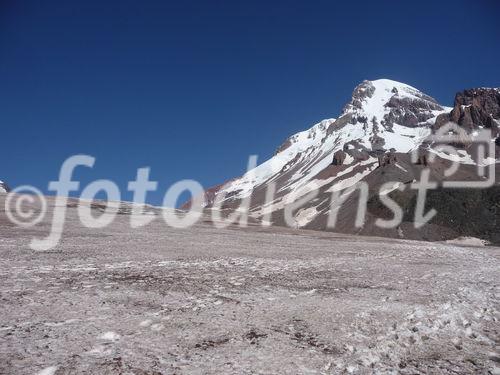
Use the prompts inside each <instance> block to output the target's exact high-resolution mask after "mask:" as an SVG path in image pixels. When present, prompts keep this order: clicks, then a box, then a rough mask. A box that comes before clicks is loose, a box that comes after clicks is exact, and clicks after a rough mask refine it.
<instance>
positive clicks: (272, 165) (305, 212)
mask: <svg viewBox="0 0 500 375" xmlns="http://www.w3.org/2000/svg"><path fill="white" fill-rule="evenodd" d="M497 94H498V95H497ZM464 113H465V114H464ZM490 117H491V120H489V118H490ZM469 119H470V121H469ZM450 120H451V121H455V122H457V123H458V124H459V125H461V126H462V125H463V123H465V122H466V123H467V124H468V127H467V131H468V132H469V134H471V135H470V136H471V137H472V136H473V134H475V133H473V130H474V129H478V128H482V127H484V126H487V127H490V128H492V129H493V133H495V132H497V135H496V136H498V128H499V126H500V125H499V122H498V121H499V120H500V92H499V91H498V89H484V90H483V89H476V90H475V91H474V90H469V91H465V92H464V93H462V94H457V98H456V99H455V106H454V107H445V106H442V105H440V104H439V103H437V101H436V100H435V99H433V98H432V97H430V96H428V95H426V94H424V93H423V92H421V91H419V90H418V89H416V88H414V87H412V86H409V85H406V84H403V83H400V82H396V81H392V80H387V79H380V80H375V81H364V82H362V83H361V84H360V85H358V86H357V87H356V88H355V89H354V92H353V95H352V98H351V100H350V101H349V102H348V103H347V104H346V105H345V107H344V109H343V111H342V113H341V114H340V116H339V117H338V118H330V119H325V120H323V121H321V122H319V123H318V124H315V125H314V126H312V127H311V128H310V129H308V130H305V131H303V132H300V133H297V134H294V135H292V136H291V137H289V138H288V139H286V141H285V142H284V143H283V144H282V145H281V146H279V147H278V148H277V152H276V154H275V155H274V156H273V157H272V158H271V159H269V160H267V161H265V162H264V163H262V164H260V165H258V166H257V167H256V168H254V169H252V170H250V171H249V172H247V173H246V174H244V175H243V176H241V177H239V178H236V179H233V180H231V181H230V182H228V183H226V184H224V185H221V186H217V187H214V188H212V189H209V190H208V193H207V194H206V196H205V206H206V207H207V208H210V207H212V206H214V205H215V206H216V208H218V209H222V211H223V212H231V211H232V210H233V209H236V208H237V207H238V206H239V205H240V204H241V202H242V201H243V199H244V198H249V199H250V212H251V216H253V217H254V218H255V219H257V220H266V221H270V222H271V223H272V224H276V225H282V224H283V215H284V213H283V211H284V208H285V206H287V205H288V204H290V202H292V201H296V200H297V199H299V198H303V197H304V196H305V195H306V194H308V193H309V192H311V191H313V190H317V191H318V194H317V195H316V196H315V197H314V198H313V199H311V200H309V201H307V202H305V203H304V205H303V206H302V207H301V208H300V209H298V210H297V211H296V212H295V219H296V226H297V227H301V228H309V229H326V218H327V216H328V213H329V211H330V210H331V196H332V192H333V191H340V190H344V189H346V188H348V187H351V186H353V185H354V184H356V183H357V182H358V181H361V180H363V181H366V182H368V183H369V185H370V189H371V190H372V188H373V192H371V193H373V194H371V195H370V197H371V198H373V199H375V196H376V195H378V194H376V193H375V189H376V188H378V187H379V186H381V185H382V184H383V183H384V182H387V181H395V187H394V189H393V190H395V189H396V187H398V184H408V183H410V182H412V181H414V180H416V179H418V176H419V173H420V170H421V168H422V167H423V166H422V164H424V163H425V164H427V162H426V160H427V159H426V155H422V158H423V159H421V160H419V162H418V163H415V162H412V159H411V157H410V154H409V153H410V152H411V151H415V150H417V152H421V151H420V149H425V150H426V151H425V153H434V154H435V155H436V156H437V158H436V159H435V161H434V162H433V165H432V166H431V169H432V176H433V178H434V179H435V180H436V181H442V180H443V178H444V176H443V172H442V170H443V169H444V166H445V165H446V164H447V163H450V160H458V161H459V162H460V163H461V164H463V165H464V171H462V172H461V174H458V175H457V177H456V178H459V176H461V177H462V178H463V175H464V174H465V175H468V176H469V175H470V176H472V175H474V174H475V173H476V172H475V170H474V166H475V156H474V155H473V153H472V150H471V149H467V148H464V150H462V151H460V153H459V155H451V156H450V155H447V154H446V153H443V152H438V151H434V150H433V149H432V148H429V147H428V144H429V141H428V137H429V135H431V133H432V132H433V130H435V129H436V128H438V127H439V126H441V125H443V124H444V123H446V122H448V121H450ZM479 120H481V123H478V121H479ZM471 124H472V125H471ZM493 140H494V139H493ZM497 143H500V141H499V140H498V139H497ZM424 146H425V147H424ZM424 159H425V160H424ZM492 162H495V160H493V161H492ZM497 165H498V164H497ZM470 178H471V179H472V177H470ZM271 185H275V186H276V194H275V195H274V198H273V200H272V201H271V202H269V201H267V200H266V199H265V197H266V192H267V191H268V190H269V187H270V186H271ZM407 190H409V189H407ZM389 192H390V191H388V192H386V194H388V193H389ZM406 195H407V196H406V197H405V200H407V202H405V204H407V205H410V206H411V205H412V204H413V201H412V199H414V194H413V193H410V192H409V191H408V192H407V193H406ZM350 199H351V198H350ZM352 199H355V195H353V198H352ZM214 202H215V203H214ZM351 206H352V207H351ZM354 206H355V204H354V200H353V202H352V205H349V204H348V203H347V202H346V208H345V209H344V208H343V209H342V211H343V212H341V213H339V225H337V227H336V228H335V230H338V231H346V232H352V231H353V227H354V226H353V225H352V222H353V218H354V211H355V208H354ZM343 207H344V206H343ZM371 214H372V213H371V212H370V210H369V212H368V219H367V220H366V222H365V225H364V226H363V228H361V229H356V230H355V231H356V232H360V233H364V234H382V235H389V236H399V237H409V238H415V237H416V238H420V237H422V235H421V233H420V234H416V233H415V231H413V230H411V229H409V228H405V226H402V227H401V228H397V230H396V229H395V230H392V231H385V232H384V231H380V230H378V229H376V228H374V227H373V225H372V222H371V221H370V215H371ZM375 216H376V215H373V217H375ZM372 221H373V220H372ZM410 221H411V220H410ZM441 232H442V233H443V231H441ZM444 232H446V231H444ZM450 236H452V235H451V234H450ZM428 237H433V236H432V235H429V236H428Z"/></svg>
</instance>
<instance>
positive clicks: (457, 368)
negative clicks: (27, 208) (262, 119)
mask: <svg viewBox="0 0 500 375" xmlns="http://www.w3.org/2000/svg"><path fill="white" fill-rule="evenodd" d="M0 207H1V209H3V201H2V202H0ZM68 216H69V217H68V221H67V223H66V227H65V232H64V237H63V241H62V243H61V245H60V246H59V247H58V248H57V249H55V250H53V251H50V252H34V251H32V250H30V249H29V247H28V244H29V241H30V239H31V238H33V237H43V236H45V235H46V234H47V232H48V229H49V226H50V224H49V219H50V218H47V219H46V221H44V222H42V223H41V224H39V225H37V226H36V227H34V228H30V229H22V228H17V227H14V226H12V225H10V224H9V223H8V221H7V220H6V218H5V214H4V213H3V212H0V265H1V268H0V301H1V303H0V373H1V374H6V375H7V374H8V375H12V374H42V375H54V374H55V375H61V374H137V375H145V374H151V375H152V374H344V373H353V374H390V373H394V374H488V373H490V374H500V323H499V319H500V248H497V247H467V246H459V245H453V244H445V243H426V242H416V241H402V240H389V239H382V238H375V237H373V238H370V237H354V236H347V235H336V234H332V233H321V232H313V231H300V230H289V229H282V228H267V229H263V228H259V227H250V228H245V229H243V228H234V227H233V228H226V229H215V228H214V227H213V226H212V225H211V224H210V223H206V222H205V223H200V224H198V225H196V226H194V227H192V228H189V229H174V228H170V227H168V226H167V225H166V224H165V223H164V222H163V221H162V220H161V219H160V218H159V217H158V218H157V219H155V220H154V221H153V223H151V224H150V225H148V226H145V227H143V228H139V229H130V226H129V220H130V215H118V217H117V219H116V221H115V223H114V224H112V225H111V226H110V227H108V228H105V229H99V230H96V229H87V228H84V227H82V226H81V225H80V224H79V220H78V216H77V210H76V209H75V208H70V209H68Z"/></svg>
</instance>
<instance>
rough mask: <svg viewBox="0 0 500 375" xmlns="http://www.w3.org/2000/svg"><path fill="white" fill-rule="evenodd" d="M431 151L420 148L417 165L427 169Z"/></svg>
mask: <svg viewBox="0 0 500 375" xmlns="http://www.w3.org/2000/svg"><path fill="white" fill-rule="evenodd" d="M428 155H429V151H428V148H427V147H422V146H421V147H419V148H418V151H417V165H423V166H424V167H427V166H428V164H429V160H428V159H429V158H428Z"/></svg>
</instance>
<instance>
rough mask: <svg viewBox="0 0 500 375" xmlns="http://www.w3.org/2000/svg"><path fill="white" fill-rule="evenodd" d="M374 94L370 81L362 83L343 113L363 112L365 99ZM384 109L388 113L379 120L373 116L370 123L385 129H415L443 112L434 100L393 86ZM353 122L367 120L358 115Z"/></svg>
mask: <svg viewBox="0 0 500 375" xmlns="http://www.w3.org/2000/svg"><path fill="white" fill-rule="evenodd" d="M375 92H376V89H375V86H374V84H373V83H372V82H371V81H363V82H362V83H361V84H360V85H358V86H357V87H356V88H355V90H354V92H353V97H352V99H351V101H350V102H349V103H348V104H347V105H346V106H345V107H344V111H343V112H344V113H347V112H353V111H354V112H361V111H363V105H364V103H365V101H366V99H367V98H368V99H369V98H372V97H373V96H374V95H375ZM384 107H386V108H388V109H389V111H388V113H386V114H384V115H383V116H382V117H381V118H377V114H375V116H374V117H371V121H375V122H378V123H379V124H380V125H382V126H384V127H385V128H387V129H392V125H393V124H399V125H403V126H408V127H415V126H418V125H419V124H422V123H425V122H427V121H428V120H430V119H432V118H434V117H436V114H435V111H443V107H442V106H440V105H439V104H438V103H437V101H436V100H435V99H434V98H431V97H430V96H428V95H426V94H424V93H422V92H420V91H418V90H416V89H413V88H411V87H403V88H401V87H400V88H399V89H398V88H397V87H396V86H394V87H393V88H392V89H391V95H390V98H389V100H388V101H387V102H386V103H385V104H384ZM379 117H380V114H379ZM354 121H357V122H361V123H366V122H367V121H368V119H367V117H366V116H363V115H358V116H357V117H355V118H354Z"/></svg>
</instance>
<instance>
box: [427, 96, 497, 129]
mask: <svg viewBox="0 0 500 375" xmlns="http://www.w3.org/2000/svg"><path fill="white" fill-rule="evenodd" d="M449 121H452V122H455V123H457V124H458V125H460V126H461V127H462V128H464V129H466V130H467V131H469V132H470V131H473V130H475V129H478V128H479V127H484V128H488V129H492V130H493V131H494V134H497V135H498V134H500V133H499V127H500V90H499V89H492V88H477V89H469V90H464V91H462V92H460V93H458V94H457V95H456V96H455V102H454V106H453V109H452V110H451V112H450V113H446V114H442V115H440V116H439V117H438V118H437V119H436V123H435V125H434V128H435V129H438V128H440V127H441V126H443V125H444V124H445V123H447V122H449Z"/></svg>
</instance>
